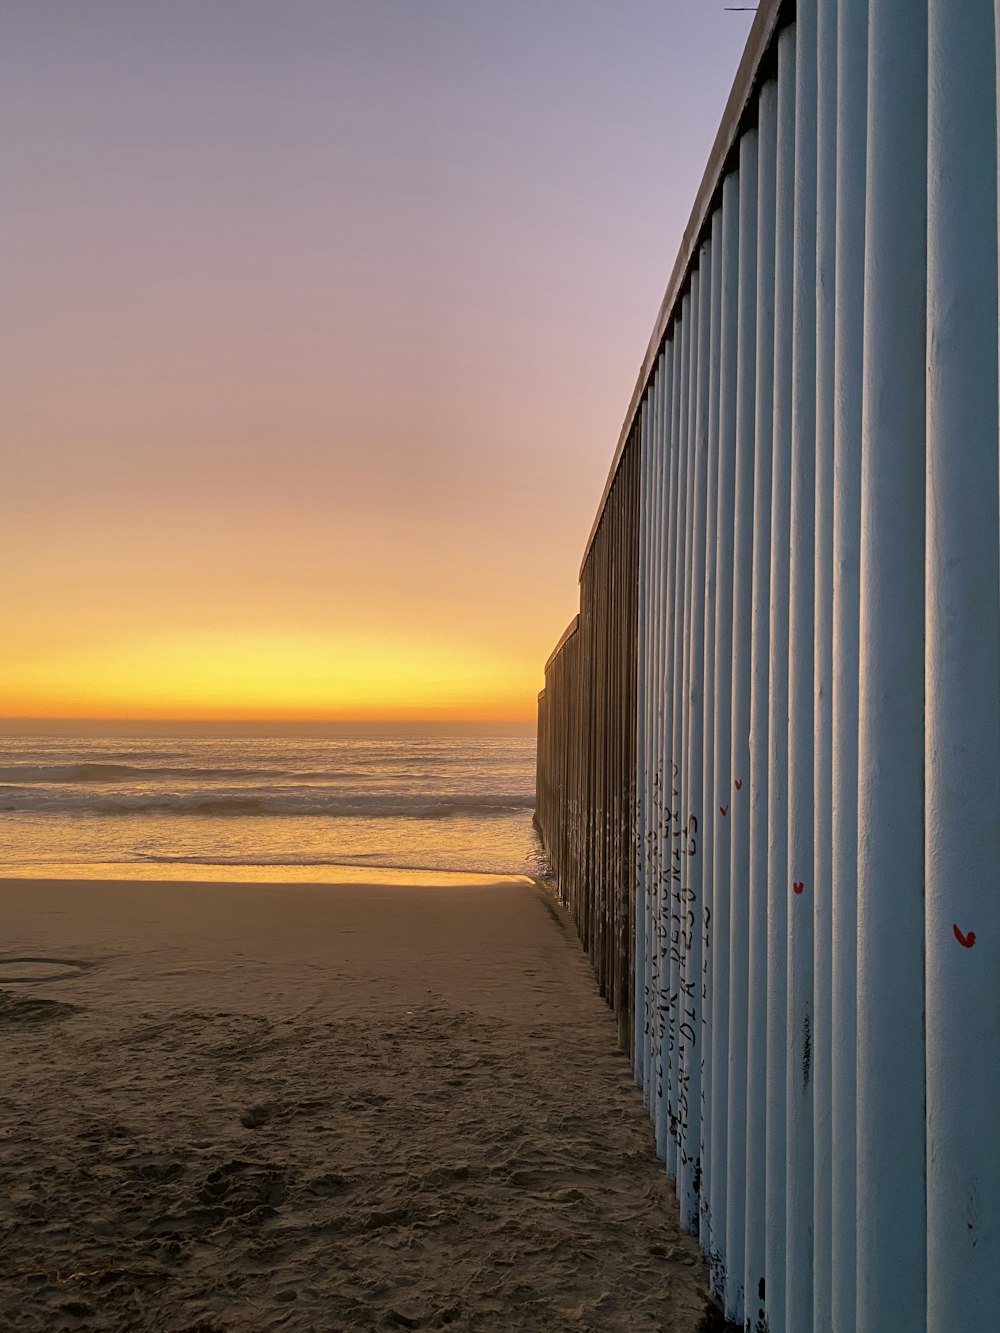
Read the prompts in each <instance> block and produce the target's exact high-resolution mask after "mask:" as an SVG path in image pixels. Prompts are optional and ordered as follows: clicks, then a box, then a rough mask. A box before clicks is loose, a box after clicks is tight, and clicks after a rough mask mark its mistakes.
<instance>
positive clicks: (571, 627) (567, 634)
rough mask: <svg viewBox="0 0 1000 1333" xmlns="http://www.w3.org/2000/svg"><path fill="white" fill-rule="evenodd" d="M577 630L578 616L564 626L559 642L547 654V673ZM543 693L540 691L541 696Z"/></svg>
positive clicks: (578, 624)
mask: <svg viewBox="0 0 1000 1333" xmlns="http://www.w3.org/2000/svg"><path fill="white" fill-rule="evenodd" d="M579 628H580V617H579V615H575V616H574V617H573V619H572V620H571V621H570V622H569V624H568V625H567V626H566V628H565V629H564V630H563V632H562V634H561V635H560V638H559V642H558V643H557V644H556V646H555V647H554V648H553V649H552V651H551V653H549V655H548V658H547V659H546V662H545V670H546V671H548V669H549V667H550V666H551V665H552V663H553V662H554V661H555V660H556V658H557V657H558V656H559V654H560V653H561V652H562V650H563V648H564V647H565V646H566V643H567V641H568V640H569V639H571V638H572V637H573V635H574V634H575V633H576V632H577V630H578V629H579ZM544 693H545V691H544V690H542V694H544Z"/></svg>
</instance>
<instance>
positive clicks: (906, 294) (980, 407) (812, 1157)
mask: <svg viewBox="0 0 1000 1333" xmlns="http://www.w3.org/2000/svg"><path fill="white" fill-rule="evenodd" d="M997 10H1000V3H998V4H997ZM998 36H1000V20H998V17H997V13H996V12H995V6H994V0H798V3H797V4H794V3H789V0H784V2H783V0H764V3H762V4H761V5H760V6H759V8H758V12H757V16H756V19H755V22H754V26H753V29H752V31H751V34H750V38H749V42H748V45H747V50H746V53H745V55H744V59H743V62H742V64H741V67H740V70H739V72H738V75H737V79H736V83H735V86H734V88H733V92H732V95H731V97H730V102H729V105H728V108H727V111H726V114H725V117H724V120H723V123H722V127H721V129H720V131H719V135H718V138H717V140H716V144H715V147H714V149H713V152H712V155H711V158H710V160H709V164H708V168H707V170H706V173H705V178H704V180H703V183H702V186H701V189H700V191H699V194H698V197H697V200H696V203H695V208H694V213H693V215H692V218H691V222H690V224H689V227H688V229H687V231H686V233H685V237H684V241H683V244H682V248H681V253H680V255H679V257H678V260H677V264H676V266H675V269H674V273H673V276H672V278H671V282H670V285H669V287H668V290H667V294H666V296H665V298H664V302H663V305H662V307H661V310H660V315H659V317H658V320H657V324H656V327H655V329H654V332H653V336H652V339H651V341H650V345H649V349H648V351H647V354H646V357H645V360H644V363H643V366H642V369H641V371H640V375H639V380H638V383H637V386H636V390H635V394H634V396H633V400H632V403H631V404H630V406H629V410H628V413H627V416H626V421H625V426H624V429H623V431H622V436H621V439H620V441H619V445H618V450H617V453H616V456H615V459H614V463H613V465H612V468H611V473H610V477H609V481H608V485H607V487H606V489H605V494H604V497H603V498H602V501H601V505H600V507H599V511H598V515H597V519H596V521H595V524H594V528H593V531H592V533H591V537H590V540H589V542H588V545H587V550H586V553H585V556H584V561H583V566H582V570H581V579H580V614H579V617H578V618H577V619H576V620H575V621H574V622H573V624H572V625H571V626H570V628H569V630H568V631H567V633H566V634H565V635H564V636H563V639H562V640H561V641H560V643H559V645H558V646H557V648H556V650H555V652H554V653H553V655H552V657H551V658H550V659H549V662H548V663H547V665H546V672H545V689H544V691H543V693H542V694H541V696H540V697H539V730H538V798H537V814H536V819H537V823H538V826H539V830H540V833H541V836H542V838H543V841H544V844H545V847H546V850H547V854H548V858H549V862H550V865H551V868H552V874H553V878H554V880H555V882H556V884H557V887H558V891H559V893H560V894H561V896H562V898H563V901H564V902H565V903H566V904H567V906H568V907H569V908H570V910H571V911H572V913H573V915H574V918H575V920H576V922H577V925H578V928H579V931H580V935H581V938H582V940H583V943H584V946H585V947H586V948H587V950H588V951H589V954H590V956H591V958H592V960H593V963H594V967H595V971H596V974H597V978H598V981H599V984H600V986H601V989H602V993H603V994H604V995H605V997H606V998H607V1000H608V1002H609V1004H611V1005H612V1006H613V1008H614V1009H615V1012H616V1014H617V1016H618V1021H619V1030H620V1032H621V1034H622V1038H623V1043H624V1044H625V1045H626V1046H627V1049H629V1050H630V1052H631V1054H632V1058H633V1061H634V1069H635V1076H636V1078H637V1080H638V1081H639V1083H640V1084H641V1086H642V1088H643V1094H644V1097H645V1101H646V1105H647V1107H648V1109H649V1113H650V1116H651V1118H652V1120H653V1123H654V1126H655V1131H656V1142H657V1148H658V1151H659V1153H660V1155H661V1157H662V1158H663V1160H664V1162H665V1165H666V1169H667V1171H668V1172H669V1174H670V1176H671V1177H672V1179H673V1180H674V1182H675V1187H676V1193H677V1197H678V1201H679V1204H680V1208H681V1216H682V1220H683V1222H684V1225H685V1226H686V1227H687V1228H689V1229H690V1230H691V1231H693V1232H695V1233H697V1234H698V1236H699V1238H700V1243H701V1246H702V1249H703V1251H704V1253H705V1255H706V1257H707V1259H708V1261H709V1264H710V1272H711V1280H712V1284H713V1287H714V1289H715V1291H716V1293H717V1294H718V1295H719V1297H720V1299H721V1300H722V1301H723V1303H724V1305H725V1308H726V1312H727V1314H728V1315H729V1317H730V1318H732V1319H734V1320H736V1321H737V1322H743V1323H744V1325H745V1327H746V1328H747V1329H748V1330H753V1333H765V1330H766V1331H767V1333H806V1331H807V1330H810V1331H811V1330H816V1333H821V1331H822V1333H826V1331H828V1330H836V1333H851V1331H852V1330H855V1329H857V1330H864V1333H890V1331H892V1330H897V1329H898V1330H907V1331H908V1333H909V1330H921V1333H979V1330H985V1329H993V1328H1000V412H998V205H997V179H998V173H997V138H998V136H997V74H998V68H1000V59H998Z"/></svg>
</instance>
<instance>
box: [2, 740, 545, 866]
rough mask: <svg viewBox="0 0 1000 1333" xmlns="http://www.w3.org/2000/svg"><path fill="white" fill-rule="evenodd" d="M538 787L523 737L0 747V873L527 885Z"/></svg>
mask: <svg viewBox="0 0 1000 1333" xmlns="http://www.w3.org/2000/svg"><path fill="white" fill-rule="evenodd" d="M534 787H535V742H534V738H533V737H511V736H497V737H491V736H475V737H468V736H416V737H415V736H381V735H380V736H370V737H363V736H351V737H350V738H329V739H310V740H307V739H298V738H288V737H280V738H261V737H254V738H247V737H239V738H232V737H229V738H208V737H202V736H199V737H170V738H166V739H164V738H162V737H144V736H134V737H120V736H115V737H107V738H100V737H97V738H93V737H57V736H17V737H2V738H0V874H3V875H6V876H8V877H10V876H31V877H38V876H51V877H59V878H64V877H65V878H93V877H110V878H117V879H135V878H142V879H155V878H162V879H180V878H186V879H212V880H241V879H251V880H272V881H280V880H297V881H302V880H311V881H316V882H322V881H324V880H327V879H329V880H337V879H341V880H342V879H343V878H344V868H345V867H356V868H359V878H362V879H363V878H377V876H374V875H372V874H371V871H372V870H373V869H378V868H393V869H399V870H435V871H477V872H483V873H489V874H499V875H508V874H518V875H525V874H526V875H531V874H538V873H540V872H541V869H542V856H541V851H540V847H539V844H538V841H537V838H536V835H535V833H534V830H533V827H532V811H533V809H534V803H535V798H534ZM360 868H367V869H366V870H365V872H364V873H363V874H362V873H360Z"/></svg>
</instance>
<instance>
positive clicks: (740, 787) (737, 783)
mask: <svg viewBox="0 0 1000 1333" xmlns="http://www.w3.org/2000/svg"><path fill="white" fill-rule="evenodd" d="M733 786H734V787H735V788H736V790H737V791H740V790H741V789H742V787H743V783H742V782H741V781H740V779H739V778H737V779H736V781H735V782H734V783H733Z"/></svg>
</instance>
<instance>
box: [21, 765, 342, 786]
mask: <svg viewBox="0 0 1000 1333" xmlns="http://www.w3.org/2000/svg"><path fill="white" fill-rule="evenodd" d="M350 776H351V774H349V773H347V772H343V771H335V770H330V771H320V772H295V771H283V770H280V769H274V768H171V767H166V766H162V765H161V766H156V767H152V768H143V767H139V766H137V765H135V764H98V763H84V764H44V765H40V764H14V765H13V766H11V767H8V768H0V783H16V784H18V785H26V784H31V785H34V784H36V783H58V784H62V783H84V782H105V783H112V782H151V781H159V780H161V779H165V778H182V779H190V780H192V781H201V782H233V781H238V780H244V781H249V782H253V781H255V780H256V781H263V780H270V781H275V780H277V779H281V778H284V779H295V780H297V781H299V782H321V781H324V780H326V781H336V780H338V779H341V778H346V777H350Z"/></svg>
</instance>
